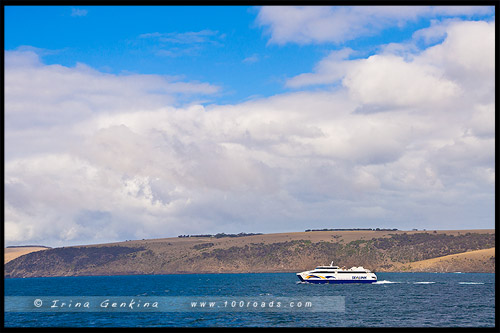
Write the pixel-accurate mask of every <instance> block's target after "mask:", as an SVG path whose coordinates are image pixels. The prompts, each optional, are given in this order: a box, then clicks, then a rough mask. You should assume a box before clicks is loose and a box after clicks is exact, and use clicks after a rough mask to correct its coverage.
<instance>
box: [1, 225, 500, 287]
mask: <svg viewBox="0 0 500 333" xmlns="http://www.w3.org/2000/svg"><path fill="white" fill-rule="evenodd" d="M494 246H495V232H494V230H491V231H489V232H464V231H462V232H460V233H457V232H448V233H444V232H434V233H433V232H402V231H399V232H392V233H391V232H386V233H377V232H371V233H362V232H358V233H356V232H342V231H338V232H315V233H290V234H268V235H259V236H248V237H240V238H221V239H213V238H210V237H200V238H196V239H193V238H166V239H158V240H143V241H128V242H120V243H113V244H102V245H92V246H77V247H64V248H54V249H47V250H44V251H39V252H33V253H29V254H26V255H23V256H21V257H18V258H16V259H14V260H12V261H10V262H8V263H7V264H6V265H5V272H4V274H5V277H7V278H17V277H47V276H84V275H126V274H177V273H250V272H257V273H258V272H298V271H303V270H307V269H311V268H314V267H315V266H317V265H327V264H330V262H332V261H333V262H334V263H335V264H336V265H340V266H346V267H351V266H364V267H366V268H369V269H371V270H374V271H378V272H382V271H432V272H436V271H438V272H456V271H461V272H494V271H495V260H494V258H495V253H494ZM486 249H489V250H486ZM476 250H484V251H486V252H484V251H483V252H481V255H478V254H477V253H473V252H472V251H476ZM459 254H460V255H459ZM473 254H474V255H473ZM438 258H440V259H438Z"/></svg>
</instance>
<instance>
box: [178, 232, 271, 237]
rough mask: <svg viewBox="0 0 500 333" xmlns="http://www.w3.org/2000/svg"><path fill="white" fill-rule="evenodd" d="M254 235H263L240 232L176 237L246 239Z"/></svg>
mask: <svg viewBox="0 0 500 333" xmlns="http://www.w3.org/2000/svg"><path fill="white" fill-rule="evenodd" d="M255 235H263V234H262V233H260V232H259V233H246V232H240V233H239V234H225V233H223V232H222V233H218V234H215V235H211V234H204V235H179V236H177V237H179V238H186V237H210V238H223V237H246V236H255Z"/></svg>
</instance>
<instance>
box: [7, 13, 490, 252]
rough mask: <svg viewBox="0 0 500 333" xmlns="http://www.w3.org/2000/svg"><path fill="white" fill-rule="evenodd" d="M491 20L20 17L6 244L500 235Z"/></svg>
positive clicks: (13, 48) (14, 33)
mask: <svg viewBox="0 0 500 333" xmlns="http://www.w3.org/2000/svg"><path fill="white" fill-rule="evenodd" d="M494 9H495V8H494V7H487V6H471V7H458V6H450V7H447V6H436V7H424V6H422V7H420V6H410V7H390V6H379V7H377V6H375V7H369V6H363V7H343V6H341V7H318V6H310V7H308V6H306V7H290V6H280V7H247V6H204V7H202V6H190V7H182V6H161V7H154V6H133V7H127V6H124V7H121V6H89V7H87V6H82V7H72V6H6V7H5V51H6V53H5V59H6V62H5V70H6V76H5V77H6V88H5V96H6V113H5V123H6V124H5V130H6V143H5V148H6V155H5V156H6V157H5V164H6V197H5V204H6V207H7V209H6V222H5V231H6V242H7V245H16V244H21V243H26V242H38V243H40V244H42V243H43V244H45V245H62V244H75V243H95V242H105V241H115V240H124V239H135V238H154V237H169V236H176V235H178V234H196V233H207V232H211V231H213V232H235V233H237V232H286V231H302V230H305V229H311V228H342V227H345V228H347V227H387V228H399V229H413V228H420V229H421V228H427V229H432V228H437V229H464V228H493V227H494V175H495V171H494V150H493V147H494V143H495V140H494V126H493V125H492V124H493V123H494V105H495V104H494V76H493V75H494V61H493V59H494V25H495V19H494V16H495V11H494ZM47 192H49V193H47ZM96 230H102V232H99V233H98V232H96Z"/></svg>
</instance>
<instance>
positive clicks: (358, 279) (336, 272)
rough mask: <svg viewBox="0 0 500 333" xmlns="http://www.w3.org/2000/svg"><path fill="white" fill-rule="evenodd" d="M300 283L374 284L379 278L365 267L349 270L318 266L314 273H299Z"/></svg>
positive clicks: (331, 265) (331, 266)
mask: <svg viewBox="0 0 500 333" xmlns="http://www.w3.org/2000/svg"><path fill="white" fill-rule="evenodd" d="M297 276H298V277H299V279H300V281H302V282H309V283H373V282H377V276H376V275H375V273H372V272H371V271H370V270H368V269H366V268H363V267H361V266H360V267H351V268H349V269H345V268H340V267H339V266H333V261H332V263H331V264H330V266H318V267H316V268H315V269H313V270H312V271H305V272H301V273H297Z"/></svg>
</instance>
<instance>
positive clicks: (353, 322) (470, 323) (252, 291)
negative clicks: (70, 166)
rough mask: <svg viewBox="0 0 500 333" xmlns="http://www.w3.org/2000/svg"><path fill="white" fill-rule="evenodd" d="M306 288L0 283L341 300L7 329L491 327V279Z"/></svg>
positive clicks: (292, 279) (63, 280)
mask: <svg viewBox="0 0 500 333" xmlns="http://www.w3.org/2000/svg"><path fill="white" fill-rule="evenodd" d="M377 276H378V282H377V283H376V284H349V285H332V284H326V285H313V284H306V283H299V282H298V279H297V277H296V276H295V274H293V273H262V274H186V275H136V276H106V277H104V276H99V277H57V278H28V279H6V280H5V296H42V295H43V296H75V295H76V296H78V295H80V296H148V297H151V298H153V299H154V297H165V296H200V297H201V296H218V297H227V298H228V300H230V301H231V300H238V299H239V298H243V297H247V298H248V297H252V298H256V299H258V298H259V297H263V296H265V297H267V299H269V298H272V297H292V298H293V297H313V296H342V297H344V299H345V311H340V312H307V311H304V312H303V313H302V312H300V311H298V312H297V311H295V312H290V311H288V312H287V311H281V312H280V311H276V312H258V311H257V312H245V311H243V312H231V311H213V312H210V311H208V312H207V311H205V312H195V311H189V312H153V313H145V312H128V313H127V312H118V313H110V312H90V313H86V312H76V313H74V312H50V311H48V312H5V326H6V327H156V326H164V327H166V326H172V327H215V326H223V327H245V326H250V327H259V326H260V327H274V326H287V327H313V326H314V327H318V326H325V327H353V326H354V327H494V326H495V274H485V273H378V274H377Z"/></svg>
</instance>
